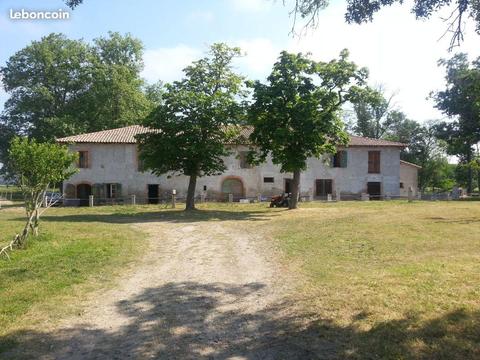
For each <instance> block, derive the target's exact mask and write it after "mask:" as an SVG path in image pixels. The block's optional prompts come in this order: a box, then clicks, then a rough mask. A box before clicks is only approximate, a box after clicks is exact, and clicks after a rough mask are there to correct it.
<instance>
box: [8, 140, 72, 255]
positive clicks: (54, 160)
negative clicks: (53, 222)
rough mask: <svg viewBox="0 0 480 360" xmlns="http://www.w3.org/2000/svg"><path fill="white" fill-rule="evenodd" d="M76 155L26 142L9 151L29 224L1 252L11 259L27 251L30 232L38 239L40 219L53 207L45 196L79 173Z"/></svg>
mask: <svg viewBox="0 0 480 360" xmlns="http://www.w3.org/2000/svg"><path fill="white" fill-rule="evenodd" d="M75 160H76V154H72V153H69V152H68V149H67V148H66V147H65V146H60V145H57V144H51V143H37V142H36V141H35V140H28V139H26V138H18V137H17V138H14V139H13V140H12V143H11V145H10V150H9V168H10V169H11V170H12V172H13V173H14V174H15V178H16V181H17V184H18V186H19V187H20V190H21V192H22V194H23V197H24V200H25V210H26V213H27V222H26V224H25V227H24V228H23V231H22V232H21V233H20V234H17V235H16V236H15V238H14V240H13V241H12V242H10V244H9V245H8V246H6V247H4V248H3V249H1V250H0V255H2V254H4V255H6V256H7V257H8V254H7V251H8V250H12V249H13V248H14V247H25V246H26V243H27V238H28V235H29V232H30V230H31V231H32V233H33V234H34V235H35V236H36V235H38V228H39V221H40V215H41V214H42V213H43V211H45V210H46V209H47V208H48V207H49V206H51V205H52V204H53V203H52V202H50V203H47V204H46V206H45V207H44V208H43V211H42V203H44V202H45V193H46V192H47V190H48V189H49V188H50V186H52V185H55V184H58V183H60V182H62V181H64V180H65V179H68V178H69V177H70V176H72V175H73V174H74V173H75V172H76V169H74V168H73V167H72V164H73V163H74V162H75Z"/></svg>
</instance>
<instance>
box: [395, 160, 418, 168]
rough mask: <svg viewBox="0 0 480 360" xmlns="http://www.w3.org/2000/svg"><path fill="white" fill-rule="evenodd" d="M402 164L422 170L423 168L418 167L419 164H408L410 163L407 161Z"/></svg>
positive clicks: (401, 161)
mask: <svg viewBox="0 0 480 360" xmlns="http://www.w3.org/2000/svg"><path fill="white" fill-rule="evenodd" d="M400 164H403V165H408V166H413V167H415V168H417V169H421V168H422V167H421V166H420V165H417V164H414V163H411V162H408V161H405V160H400Z"/></svg>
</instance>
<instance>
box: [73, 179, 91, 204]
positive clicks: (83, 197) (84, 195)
mask: <svg viewBox="0 0 480 360" xmlns="http://www.w3.org/2000/svg"><path fill="white" fill-rule="evenodd" d="M90 195H92V186H91V185H90V184H78V185H77V199H79V200H80V201H79V205H80V206H88V197H89V196H90Z"/></svg>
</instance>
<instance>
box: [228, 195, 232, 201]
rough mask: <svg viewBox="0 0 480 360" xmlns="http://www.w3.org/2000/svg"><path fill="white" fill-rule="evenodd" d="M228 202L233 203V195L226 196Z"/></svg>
mask: <svg viewBox="0 0 480 360" xmlns="http://www.w3.org/2000/svg"><path fill="white" fill-rule="evenodd" d="M228 202H233V194H228Z"/></svg>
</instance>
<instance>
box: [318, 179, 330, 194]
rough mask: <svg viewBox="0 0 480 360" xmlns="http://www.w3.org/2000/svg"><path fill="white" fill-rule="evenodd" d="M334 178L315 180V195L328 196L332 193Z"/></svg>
mask: <svg viewBox="0 0 480 360" xmlns="http://www.w3.org/2000/svg"><path fill="white" fill-rule="evenodd" d="M332 188H333V187H332V179H317V180H315V196H327V195H328V194H331V193H332Z"/></svg>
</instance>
